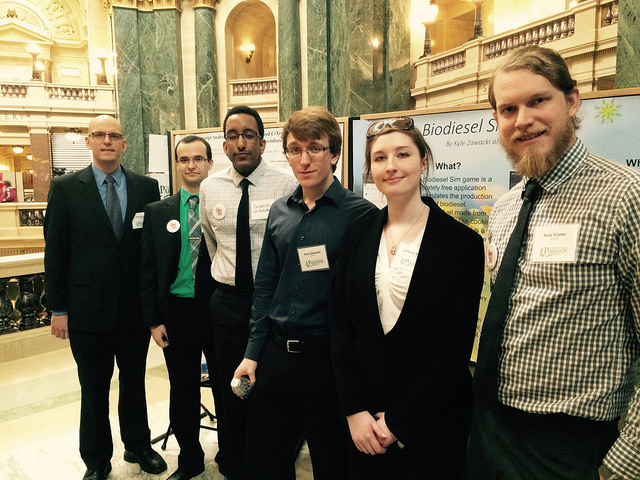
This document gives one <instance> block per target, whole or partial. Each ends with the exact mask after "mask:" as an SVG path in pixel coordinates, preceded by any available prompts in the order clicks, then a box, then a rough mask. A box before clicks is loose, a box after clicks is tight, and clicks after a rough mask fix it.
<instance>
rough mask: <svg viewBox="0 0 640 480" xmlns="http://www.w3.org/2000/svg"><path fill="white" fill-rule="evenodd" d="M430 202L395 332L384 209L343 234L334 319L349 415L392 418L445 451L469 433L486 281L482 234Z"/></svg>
mask: <svg viewBox="0 0 640 480" xmlns="http://www.w3.org/2000/svg"><path fill="white" fill-rule="evenodd" d="M423 201H424V202H425V203H427V204H428V205H429V207H430V208H431V211H430V214H429V220H428V222H427V226H426V228H425V232H424V237H423V239H422V244H421V246H420V250H419V253H418V257H417V260H416V264H415V269H414V272H413V276H412V278H411V283H410V285H409V290H408V292H407V296H406V300H405V303H404V307H403V309H402V312H401V314H400V317H399V318H398V321H397V323H396V325H395V326H394V328H393V329H392V330H391V331H390V332H389V333H388V334H387V335H384V332H383V330H382V324H381V322H380V315H379V312H378V304H377V298H376V286H375V266H376V258H377V255H378V247H379V244H380V236H381V234H382V229H383V227H384V225H385V223H386V220H387V209H386V208H384V209H383V210H381V211H380V212H378V213H376V214H375V215H372V216H368V217H365V218H363V219H360V220H359V221H357V222H356V223H354V224H352V225H351V226H350V228H349V230H348V231H347V233H346V234H345V237H344V241H343V244H342V249H341V252H340V256H339V258H338V261H337V264H336V273H335V277H334V281H333V284H332V297H331V309H330V322H329V325H330V335H331V349H332V360H333V364H334V370H335V375H336V381H337V386H338V393H339V395H340V401H341V412H342V415H344V416H347V415H351V414H354V413H357V412H360V411H363V410H364V411H369V412H370V413H372V414H375V413H377V412H380V411H383V412H386V413H385V420H386V423H387V426H388V428H389V430H390V431H391V432H392V433H393V434H395V436H396V437H397V438H398V439H399V440H400V441H401V442H403V443H404V444H405V445H410V444H411V442H413V441H415V440H419V441H420V442H424V441H425V439H426V440H427V441H429V440H430V439H432V440H433V443H434V445H438V442H439V439H440V436H442V435H443V434H444V432H446V433H447V435H448V434H450V433H451V434H455V433H454V432H456V431H458V432H460V435H465V434H466V433H465V432H467V431H468V428H469V423H470V415H471V407H472V393H471V375H470V372H469V368H468V364H469V359H470V355H471V349H472V344H473V339H474V335H475V330H476V324H477V321H478V306H479V301H480V293H481V290H482V284H483V277H484V249H483V242H482V238H481V237H480V235H478V234H477V233H475V232H474V231H473V230H471V229H470V228H468V227H466V226H464V225H463V224H461V223H459V222H458V221H457V220H454V219H453V218H451V217H450V216H448V215H447V214H446V213H444V212H443V211H442V210H441V209H440V208H439V207H438V206H437V204H436V203H435V202H434V201H433V200H432V199H431V198H426V199H423ZM464 439H465V440H464V441H466V436H465V437H464ZM444 454H445V455H446V452H445V453H444Z"/></svg>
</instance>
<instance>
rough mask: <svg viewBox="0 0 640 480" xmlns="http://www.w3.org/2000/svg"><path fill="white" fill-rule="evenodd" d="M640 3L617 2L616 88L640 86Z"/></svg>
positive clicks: (632, 1)
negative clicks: (639, 33)
mask: <svg viewBox="0 0 640 480" xmlns="http://www.w3.org/2000/svg"><path fill="white" fill-rule="evenodd" d="M639 29H640V3H639V2H637V1H635V0H620V2H619V3H618V51H617V60H616V88H631V87H640V54H639V53H638V52H640V35H638V31H640V30H639Z"/></svg>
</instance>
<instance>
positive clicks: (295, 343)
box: [287, 340, 302, 353]
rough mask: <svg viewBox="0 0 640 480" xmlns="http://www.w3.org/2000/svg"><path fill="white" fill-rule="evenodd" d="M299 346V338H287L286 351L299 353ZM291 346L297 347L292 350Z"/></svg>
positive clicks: (300, 344)
mask: <svg viewBox="0 0 640 480" xmlns="http://www.w3.org/2000/svg"><path fill="white" fill-rule="evenodd" d="M300 346H302V342H301V341H300V340H287V353H300ZM292 348H297V350H292Z"/></svg>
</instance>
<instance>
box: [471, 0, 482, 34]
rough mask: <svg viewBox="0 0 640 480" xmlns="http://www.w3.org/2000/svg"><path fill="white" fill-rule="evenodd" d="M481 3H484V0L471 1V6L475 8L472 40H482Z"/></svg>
mask: <svg viewBox="0 0 640 480" xmlns="http://www.w3.org/2000/svg"><path fill="white" fill-rule="evenodd" d="M483 3H484V0H473V4H474V5H475V6H476V13H475V18H474V20H473V38H482V4H483ZM473 38H472V39H473Z"/></svg>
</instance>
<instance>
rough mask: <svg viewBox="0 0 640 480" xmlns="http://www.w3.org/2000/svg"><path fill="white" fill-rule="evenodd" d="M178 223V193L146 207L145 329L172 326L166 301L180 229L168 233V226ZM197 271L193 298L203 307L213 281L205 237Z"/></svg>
mask: <svg viewBox="0 0 640 480" xmlns="http://www.w3.org/2000/svg"><path fill="white" fill-rule="evenodd" d="M170 220H178V221H179V220H180V192H178V193H176V194H175V195H172V196H170V197H168V198H165V199H164V200H161V201H159V202H154V203H151V204H149V205H147V206H146V208H145V215H144V228H143V233H142V272H141V275H142V282H141V294H142V309H143V317H144V323H145V325H146V326H148V327H150V326H154V325H160V324H165V325H171V322H172V320H173V318H172V316H171V315H170V314H169V312H170V309H169V308H168V300H169V297H170V295H171V293H170V288H171V284H172V283H173V282H174V281H175V279H176V276H177V274H178V262H179V260H180V248H181V245H182V241H181V233H180V230H178V231H176V232H173V233H172V232H169V230H167V223H169V221H170ZM198 258H199V260H198V266H197V269H196V283H195V298H196V300H197V301H198V302H202V304H203V306H204V307H205V308H206V304H207V302H208V301H209V297H210V296H211V294H212V293H213V290H214V285H215V281H214V280H213V278H212V277H211V258H210V257H209V252H208V251H207V245H206V242H205V241H204V238H203V239H202V241H201V242H200V254H199V257H198Z"/></svg>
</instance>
